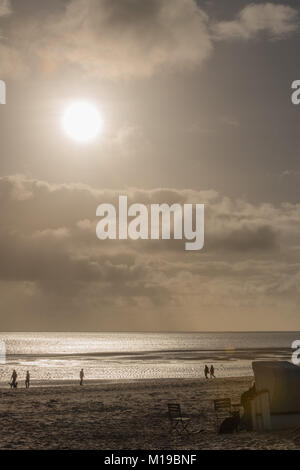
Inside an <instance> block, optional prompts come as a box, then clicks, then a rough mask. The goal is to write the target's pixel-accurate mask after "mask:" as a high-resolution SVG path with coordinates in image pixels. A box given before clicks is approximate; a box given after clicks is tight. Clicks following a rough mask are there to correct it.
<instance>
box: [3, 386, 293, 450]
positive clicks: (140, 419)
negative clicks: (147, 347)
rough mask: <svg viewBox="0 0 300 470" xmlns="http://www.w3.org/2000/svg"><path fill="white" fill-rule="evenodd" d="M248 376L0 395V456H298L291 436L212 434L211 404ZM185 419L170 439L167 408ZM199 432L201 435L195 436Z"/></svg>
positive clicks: (236, 395)
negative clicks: (268, 452) (68, 452)
mask: <svg viewBox="0 0 300 470" xmlns="http://www.w3.org/2000/svg"><path fill="white" fill-rule="evenodd" d="M251 380H252V378H251V377H245V378H243V377H242V378H226V379H215V380H214V379H213V380H207V381H205V380H204V379H199V380H190V379H172V380H169V379H168V380H151V381H150V380H147V381H136V382H133V381H130V382H121V383H120V382H105V383H100V384H99V383H98V384H95V383H87V384H85V385H84V386H83V387H80V386H79V385H62V386H55V387H54V386H45V387H33V388H30V389H29V390H25V389H23V388H20V389H17V390H10V389H8V388H1V391H0V419H1V427H0V449H112V450H117V449H158V450H159V449H168V450H169V449H297V448H300V444H299V445H298V446H297V444H295V442H294V440H293V434H292V432H291V431H281V432H269V433H254V432H246V431H242V432H240V433H237V434H233V435H222V436H220V435H218V434H217V433H216V429H215V414H214V411H213V403H212V400H213V398H224V397H230V398H231V399H232V401H233V402H239V401H240V395H241V393H242V392H243V391H245V390H246V389H247V388H248V387H249V384H250V383H251ZM169 402H174V403H177V402H179V403H180V404H181V406H182V410H183V413H184V414H185V415H186V416H188V417H190V418H191V424H190V430H191V434H190V435H183V436H178V435H176V434H174V433H171V432H170V424H169V420H168V416H167V403H169ZM200 428H204V429H205V431H204V432H202V433H198V432H197V431H199V429H200Z"/></svg>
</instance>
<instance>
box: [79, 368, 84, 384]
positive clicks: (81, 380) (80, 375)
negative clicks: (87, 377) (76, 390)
mask: <svg viewBox="0 0 300 470" xmlns="http://www.w3.org/2000/svg"><path fill="white" fill-rule="evenodd" d="M79 377H80V385H83V379H84V372H83V369H81V371H80V374H79Z"/></svg>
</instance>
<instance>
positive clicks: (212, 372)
mask: <svg viewBox="0 0 300 470" xmlns="http://www.w3.org/2000/svg"><path fill="white" fill-rule="evenodd" d="M209 373H210V378H211V379H212V378H214V379H215V378H216V377H215V368H214V366H213V365H211V366H210V371H209Z"/></svg>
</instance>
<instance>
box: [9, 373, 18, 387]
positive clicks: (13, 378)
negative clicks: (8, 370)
mask: <svg viewBox="0 0 300 470" xmlns="http://www.w3.org/2000/svg"><path fill="white" fill-rule="evenodd" d="M17 377H18V374H17V371H16V370H15V369H14V370H13V373H12V374H11V379H10V380H11V382H10V388H17V386H18V382H17Z"/></svg>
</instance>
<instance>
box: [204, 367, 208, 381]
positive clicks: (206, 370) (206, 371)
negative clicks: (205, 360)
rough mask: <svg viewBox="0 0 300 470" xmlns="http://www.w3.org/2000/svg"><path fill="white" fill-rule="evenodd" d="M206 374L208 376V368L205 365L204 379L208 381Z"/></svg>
mask: <svg viewBox="0 0 300 470" xmlns="http://www.w3.org/2000/svg"><path fill="white" fill-rule="evenodd" d="M208 374H209V368H208V366H207V365H206V364H205V367H204V375H205V378H206V379H208Z"/></svg>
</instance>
